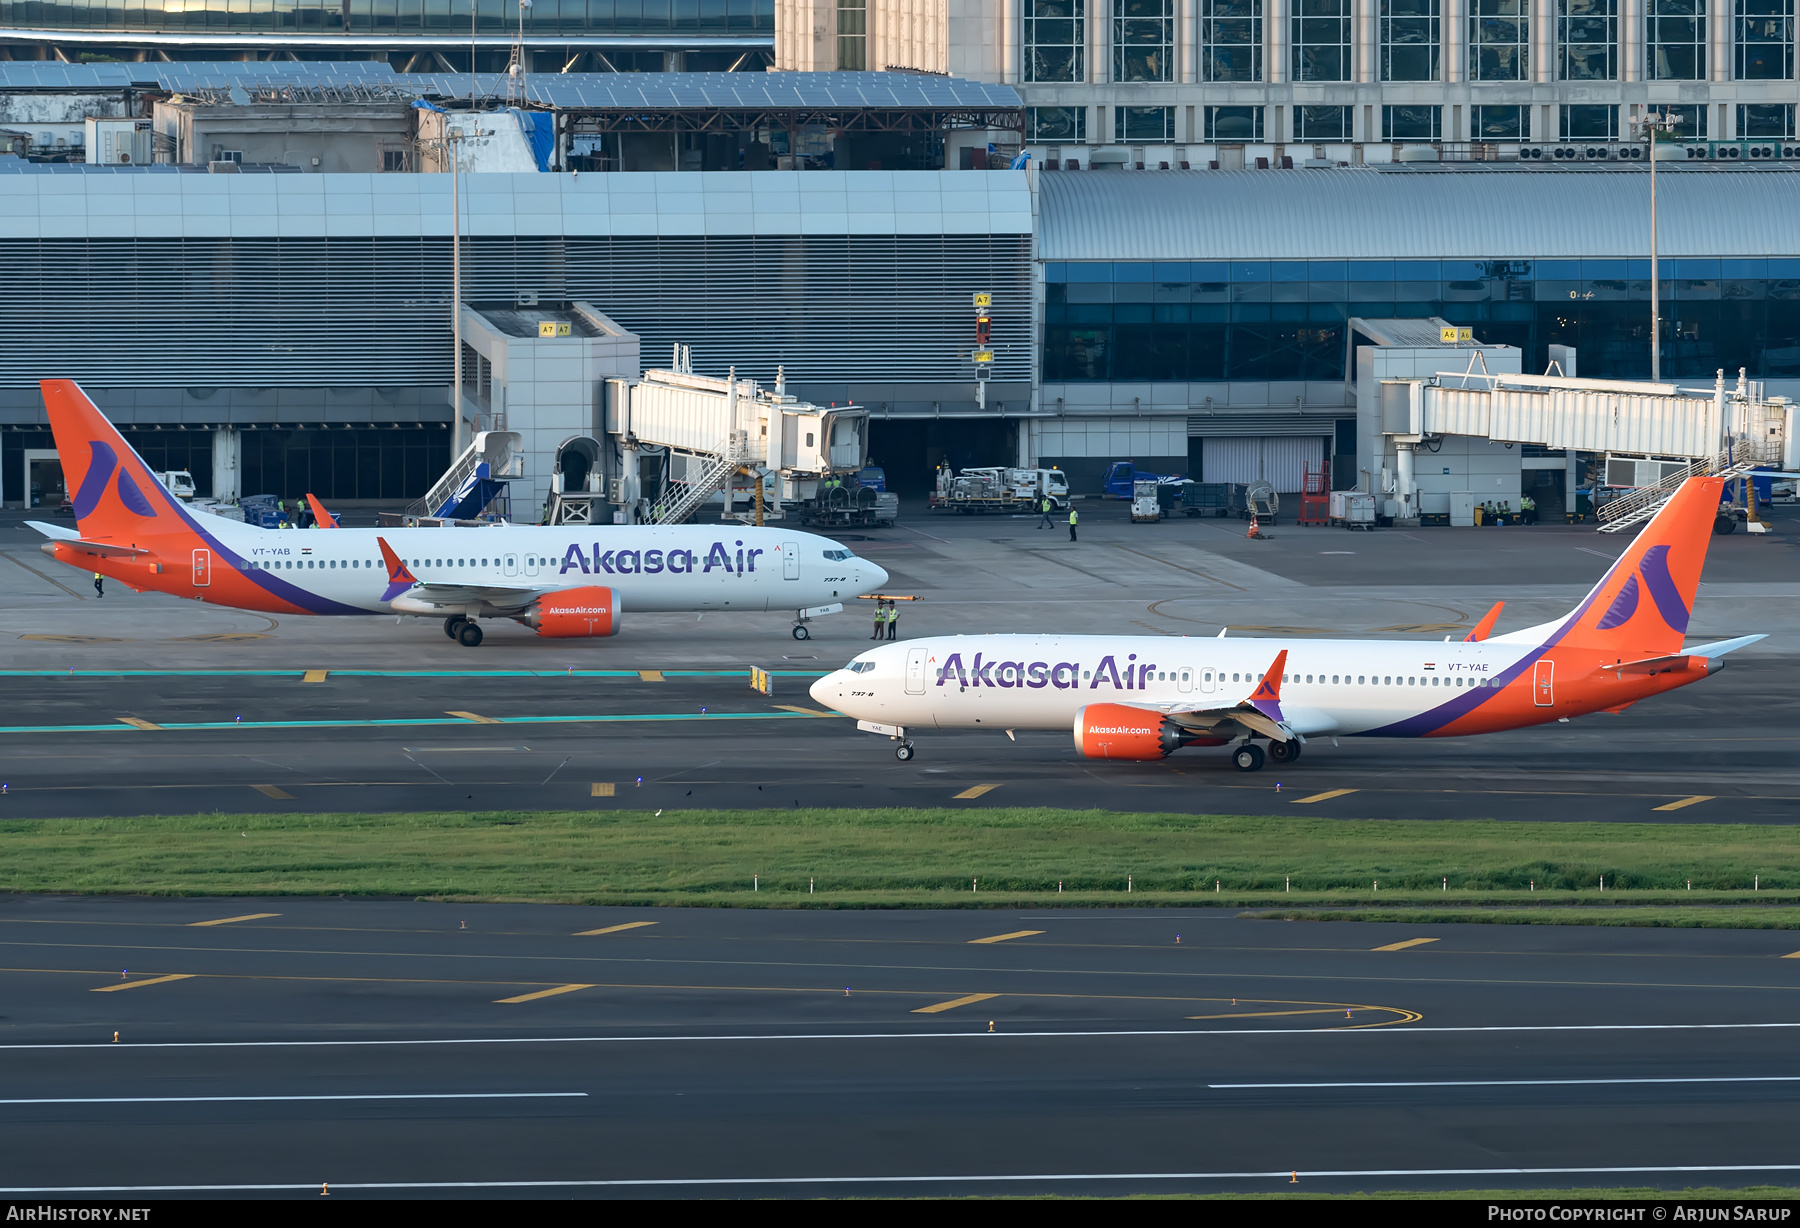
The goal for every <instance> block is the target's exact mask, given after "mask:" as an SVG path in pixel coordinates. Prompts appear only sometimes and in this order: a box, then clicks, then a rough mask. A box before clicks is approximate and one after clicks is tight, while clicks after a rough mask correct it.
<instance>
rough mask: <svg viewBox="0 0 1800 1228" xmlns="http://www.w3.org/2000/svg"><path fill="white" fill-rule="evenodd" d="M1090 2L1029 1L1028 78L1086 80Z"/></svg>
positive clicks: (1026, 25) (1026, 71)
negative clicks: (1088, 7) (1088, 3)
mask: <svg viewBox="0 0 1800 1228" xmlns="http://www.w3.org/2000/svg"><path fill="white" fill-rule="evenodd" d="M1086 71H1087V0H1025V79H1026V80H1027V81H1083V80H1086V79H1087V78H1086Z"/></svg>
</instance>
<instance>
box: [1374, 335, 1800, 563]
mask: <svg viewBox="0 0 1800 1228" xmlns="http://www.w3.org/2000/svg"><path fill="white" fill-rule="evenodd" d="M1474 365H1475V364H1474V363H1471V367H1473V366H1474ZM1378 408H1379V415H1380V423H1379V425H1380V433H1381V435H1382V437H1383V441H1384V444H1385V447H1384V464H1383V466H1382V470H1381V483H1382V485H1381V489H1382V491H1383V493H1385V494H1388V495H1390V496H1392V498H1391V499H1390V502H1391V503H1393V504H1394V505H1395V506H1394V508H1393V509H1392V514H1394V515H1395V516H1396V518H1397V519H1405V518H1409V517H1416V516H1418V515H1419V514H1420V511H1421V509H1422V490H1421V486H1422V483H1421V466H1422V465H1427V466H1428V465H1429V464H1430V463H1431V459H1432V455H1433V453H1434V451H1435V447H1436V446H1438V445H1441V443H1442V441H1444V440H1446V439H1449V438H1461V439H1465V440H1485V441H1487V442H1489V443H1496V444H1501V445H1504V446H1512V445H1536V446H1537V447H1538V448H1539V449H1541V450H1543V451H1549V452H1566V453H1570V454H1572V453H1575V452H1592V453H1597V454H1601V455H1603V456H1604V457H1605V458H1606V464H1607V480H1608V483H1609V484H1616V485H1628V486H1632V487H1634V489H1633V490H1632V492H1631V493H1630V494H1628V495H1626V496H1622V497H1621V498H1618V499H1615V500H1613V501H1612V502H1610V503H1608V504H1605V505H1603V506H1602V507H1601V508H1600V509H1599V511H1598V512H1597V517H1598V519H1599V520H1600V522H1601V531H1602V532H1613V531H1618V530H1620V529H1625V528H1629V527H1632V526H1634V525H1636V524H1639V523H1641V522H1642V521H1644V520H1647V519H1648V518H1649V517H1650V516H1652V515H1654V514H1655V513H1656V510H1657V509H1658V508H1659V507H1661V506H1662V503H1663V502H1664V501H1665V500H1666V499H1667V498H1668V497H1669V496H1670V495H1671V494H1673V493H1674V490H1675V488H1676V487H1678V486H1679V485H1680V484H1681V482H1682V481H1683V480H1685V479H1686V478H1688V477H1690V476H1694V475H1696V474H1715V475H1721V476H1725V477H1732V476H1737V475H1740V474H1743V473H1747V472H1749V471H1750V470H1753V469H1755V468H1756V467H1758V466H1759V465H1780V466H1783V467H1791V466H1792V465H1793V463H1794V461H1795V460H1796V459H1800V458H1796V457H1795V456H1794V454H1793V453H1794V430H1793V428H1794V422H1793V413H1794V407H1793V406H1792V405H1791V404H1790V403H1789V402H1788V401H1787V400H1786V398H1783V397H1766V398H1765V397H1764V396H1763V395H1762V389H1761V386H1760V385H1759V384H1756V383H1754V382H1752V381H1750V380H1748V379H1746V378H1745V375H1744V373H1743V372H1742V371H1740V372H1739V373H1738V380H1737V383H1736V385H1735V387H1728V386H1727V384H1726V382H1725V373H1724V372H1723V371H1720V372H1718V375H1717V378H1716V380H1715V382H1714V385H1713V387H1711V388H1699V389H1695V388H1683V387H1680V386H1678V385H1676V384H1672V383H1662V384H1651V383H1638V382H1627V381H1622V380H1592V379H1576V378H1567V377H1563V376H1552V375H1520V374H1512V373H1494V374H1490V373H1488V372H1487V371H1485V370H1483V371H1474V370H1467V371H1462V372H1454V371H1440V372H1438V373H1437V374H1435V375H1431V376H1427V377H1422V378H1416V379H1384V380H1381V381H1380V383H1379V406H1378ZM1521 450H1523V449H1521ZM1388 458H1391V460H1392V462H1393V464H1392V468H1391V469H1390V468H1389V467H1388V466H1387V464H1386V463H1385V462H1386V460H1387V459H1388ZM1444 472H1445V473H1446V474H1448V473H1449V472H1450V470H1449V469H1448V468H1446V469H1445V470H1444ZM1640 475H1641V479H1640ZM1615 478H1618V479H1620V480H1618V481H1617V482H1615V481H1614V479H1615ZM1465 493H1466V494H1467V495H1468V496H1469V497H1470V502H1469V506H1471V507H1472V500H1473V499H1474V498H1477V497H1479V496H1480V494H1481V492H1480V491H1478V490H1477V491H1470V492H1452V496H1451V507H1450V515H1451V523H1452V524H1456V523H1459V522H1460V516H1459V514H1458V513H1459V510H1460V509H1459V508H1458V507H1457V503H1458V500H1457V498H1456V496H1457V495H1459V494H1465ZM1506 497H1507V499H1508V501H1514V500H1516V498H1517V492H1516V491H1514V492H1509V493H1508V495H1507V496H1506Z"/></svg>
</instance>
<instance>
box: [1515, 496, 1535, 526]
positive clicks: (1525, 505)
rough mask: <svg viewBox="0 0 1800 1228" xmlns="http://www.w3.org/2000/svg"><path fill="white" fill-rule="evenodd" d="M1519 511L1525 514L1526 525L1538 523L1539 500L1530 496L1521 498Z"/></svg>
mask: <svg viewBox="0 0 1800 1228" xmlns="http://www.w3.org/2000/svg"><path fill="white" fill-rule="evenodd" d="M1519 511H1521V512H1523V513H1524V520H1525V523H1526V524H1536V523H1537V500H1536V499H1533V498H1532V497H1531V496H1530V495H1520V496H1519Z"/></svg>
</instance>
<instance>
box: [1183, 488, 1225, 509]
mask: <svg viewBox="0 0 1800 1228" xmlns="http://www.w3.org/2000/svg"><path fill="white" fill-rule="evenodd" d="M1181 512H1182V515H1184V516H1229V515H1231V486H1230V484H1229V483H1226V482H1183V483H1182V484H1181Z"/></svg>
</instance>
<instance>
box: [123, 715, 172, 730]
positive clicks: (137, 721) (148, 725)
mask: <svg viewBox="0 0 1800 1228" xmlns="http://www.w3.org/2000/svg"><path fill="white" fill-rule="evenodd" d="M113 719H114V720H116V721H118V722H119V723H120V724H123V725H130V726H131V727H132V728H133V729H161V728H162V726H161V725H157V724H153V723H152V722H150V721H147V720H144V719H143V718H142V717H137V716H115V717H114V718H113Z"/></svg>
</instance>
